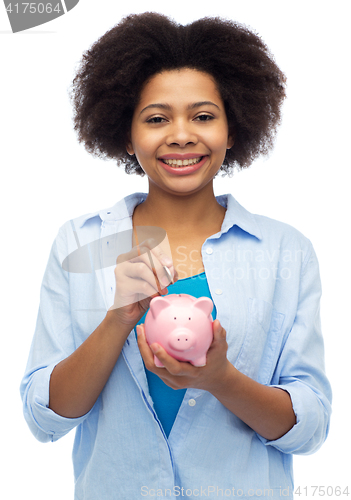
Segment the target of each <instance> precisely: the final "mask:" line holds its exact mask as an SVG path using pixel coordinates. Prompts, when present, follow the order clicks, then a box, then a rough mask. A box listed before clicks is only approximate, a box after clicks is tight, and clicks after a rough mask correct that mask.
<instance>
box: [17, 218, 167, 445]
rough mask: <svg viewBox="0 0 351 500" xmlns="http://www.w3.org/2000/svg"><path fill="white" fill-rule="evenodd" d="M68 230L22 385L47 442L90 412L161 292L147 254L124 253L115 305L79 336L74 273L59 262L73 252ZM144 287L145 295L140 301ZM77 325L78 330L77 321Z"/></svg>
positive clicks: (56, 254) (52, 268) (30, 416)
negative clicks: (129, 338) (128, 255)
mask: <svg viewBox="0 0 351 500" xmlns="http://www.w3.org/2000/svg"><path fill="white" fill-rule="evenodd" d="M68 228H70V226H68ZM66 233H67V231H66ZM66 233H65V231H64V230H62V231H60V232H59V234H58V236H57V238H56V240H55V242H54V244H53V246H52V249H51V253H50V257H49V261H48V265H47V268H46V271H45V275H44V279H43V283H42V287H41V296H40V307H39V314H38V319H37V325H36V331H35V334H34V338H33V341H32V346H31V350H30V354H29V358H28V363H27V368H26V372H25V375H24V377H23V379H22V382H21V387H20V391H21V397H22V401H23V412H24V416H25V419H26V421H27V423H28V426H29V427H30V429H31V431H32V432H33V434H34V435H35V437H36V438H37V439H38V440H40V441H43V442H45V441H48V440H52V441H55V440H57V439H59V438H60V437H62V436H63V435H65V434H66V433H67V432H69V431H70V430H71V429H73V428H74V427H75V426H76V425H78V424H79V423H81V422H82V421H83V420H84V418H86V417H87V412H89V410H90V409H91V408H92V407H93V405H94V403H95V401H96V399H97V398H98V396H99V394H100V393H101V391H102V389H103V387H104V385H105V383H106V381H107V380H108V378H109V376H110V373H111V371H112V369H113V367H114V365H115V363H116V361H117V359H118V357H119V355H120V353H121V349H122V347H123V344H124V342H125V340H126V338H127V336H128V335H129V333H130V331H131V330H132V329H133V328H134V325H135V324H136V323H137V322H138V320H139V319H140V318H141V317H142V315H143V314H144V312H145V308H147V307H148V303H149V302H150V300H151V298H152V296H153V295H155V292H157V290H156V289H155V286H156V284H155V278H154V274H153V272H152V271H151V269H150V267H149V265H148V261H146V259H145V261H144V260H143V258H144V256H142V257H140V256H138V259H136V261H135V264H134V262H133V263H130V262H129V261H128V259H126V254H124V255H123V256H122V257H123V259H122V260H123V264H122V265H119V266H116V268H115V276H116V281H117V280H118V286H117V284H116V296H115V301H114V305H113V306H112V307H111V308H110V310H109V311H108V312H107V314H106V316H105V317H104V318H103V319H102V321H101V320H100V321H101V323H100V324H99V325H98V326H97V328H96V329H95V330H94V331H93V333H91V334H90V335H89V336H88V337H87V338H86V340H84V341H80V340H79V336H76V335H75V332H74V326H73V321H72V315H73V313H74V311H71V302H72V297H71V295H70V294H71V290H72V286H73V285H72V283H75V281H74V280H75V276H74V275H73V276H69V273H68V272H67V271H64V270H63V269H62V266H61V262H62V256H66V255H67V254H68V253H69V252H68V251H67V250H66V247H67V234H66ZM152 251H153V252H156V250H155V249H153V250H152ZM134 254H135V251H134V253H133V255H134ZM158 257H160V258H161V254H156V255H154V263H155V265H156V267H157V271H158V272H159V273H160V274H159V275H160V276H162V269H163V268H162V266H161V264H160V263H159V260H158ZM135 277H137V278H138V279H136V278H135ZM150 282H151V283H152V284H150ZM168 282H169V281H168ZM168 282H167V283H168ZM78 283H79V281H78ZM80 287H82V285H80ZM140 287H141V288H142V291H143V292H144V293H143V295H142V296H143V297H144V298H143V299H139V300H138V297H139V292H140ZM83 291H84V290H82V288H77V286H76V287H75V288H73V293H74V294H75V295H77V294H79V293H81V292H83ZM136 291H137V295H136V296H137V298H136V300H134V297H133V294H134V295H135V294H136ZM123 294H124V296H123ZM124 299H125V300H124ZM121 302H122V305H121ZM123 302H125V303H126V304H124V305H123ZM95 317H96V316H95ZM95 317H94V318H95ZM97 324H98V323H95V325H94V327H95V326H96V325H97ZM75 327H76V328H77V329H78V332H79V328H80V325H79V322H78V324H76V326H75ZM92 330H93V329H92ZM77 344H78V346H79V347H78V348H77Z"/></svg>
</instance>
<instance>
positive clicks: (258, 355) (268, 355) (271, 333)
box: [234, 298, 285, 384]
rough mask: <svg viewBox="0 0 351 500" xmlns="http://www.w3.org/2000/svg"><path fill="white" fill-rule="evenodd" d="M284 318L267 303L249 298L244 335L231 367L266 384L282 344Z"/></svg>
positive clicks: (270, 376)
mask: <svg viewBox="0 0 351 500" xmlns="http://www.w3.org/2000/svg"><path fill="white" fill-rule="evenodd" d="M284 318H285V315H284V314H282V313H279V312H278V311H276V310H275V309H273V307H272V305H271V304H270V303H269V302H266V301H265V300H262V299H257V298H249V299H248V305H247V322H246V334H245V338H244V341H243V344H242V346H241V349H240V352H239V354H238V357H237V359H236V362H235V363H234V366H235V367H236V368H237V369H238V370H239V371H240V372H241V373H244V374H245V375H247V376H248V377H251V378H253V379H254V380H256V381H258V382H260V383H262V384H268V383H269V382H270V380H271V378H272V375H273V372H274V368H275V365H276V363H277V360H278V356H279V351H280V348H281V345H282V328H283V323H284Z"/></svg>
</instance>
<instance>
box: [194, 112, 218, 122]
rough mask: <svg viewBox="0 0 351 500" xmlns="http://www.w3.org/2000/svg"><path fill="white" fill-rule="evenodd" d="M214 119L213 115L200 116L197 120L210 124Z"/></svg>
mask: <svg viewBox="0 0 351 500" xmlns="http://www.w3.org/2000/svg"><path fill="white" fill-rule="evenodd" d="M213 119H214V116H212V115H204V114H203V115H198V116H197V117H196V118H195V120H197V121H199V122H208V121H210V120H213Z"/></svg>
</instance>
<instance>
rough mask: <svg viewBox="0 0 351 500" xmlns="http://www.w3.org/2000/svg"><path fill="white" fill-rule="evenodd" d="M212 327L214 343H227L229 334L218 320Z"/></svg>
mask: <svg viewBox="0 0 351 500" xmlns="http://www.w3.org/2000/svg"><path fill="white" fill-rule="evenodd" d="M212 327H213V341H214V342H223V341H226V337H227V332H226V331H225V329H224V328H223V327H222V325H221V323H220V321H219V320H218V319H215V320H214V322H213V325H212Z"/></svg>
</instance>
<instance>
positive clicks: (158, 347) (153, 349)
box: [150, 344, 160, 354]
mask: <svg viewBox="0 0 351 500" xmlns="http://www.w3.org/2000/svg"><path fill="white" fill-rule="evenodd" d="M150 349H151V350H152V352H153V353H154V354H156V353H157V352H158V351H159V350H160V346H159V345H158V344H151V345H150Z"/></svg>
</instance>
